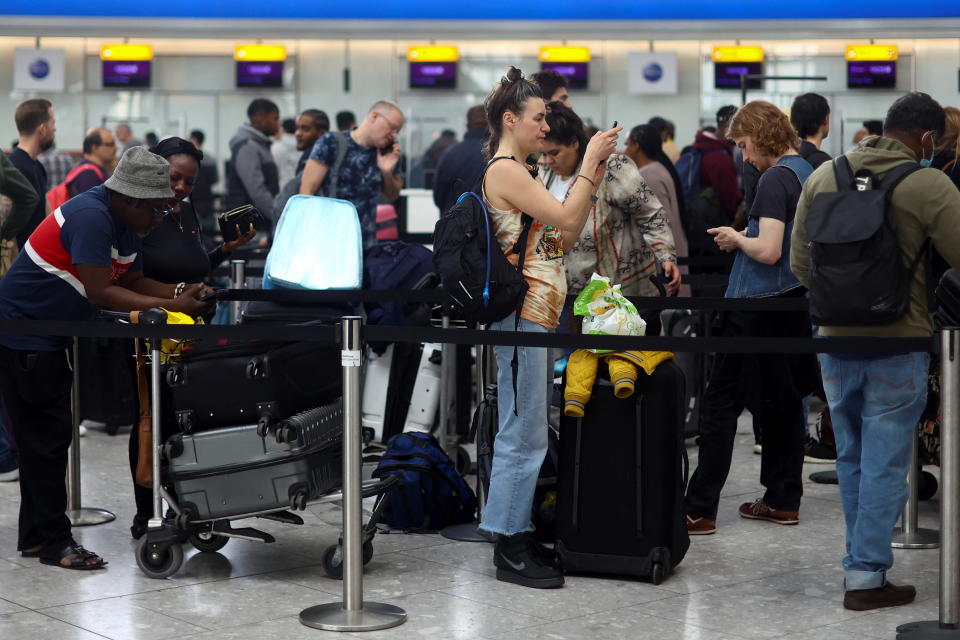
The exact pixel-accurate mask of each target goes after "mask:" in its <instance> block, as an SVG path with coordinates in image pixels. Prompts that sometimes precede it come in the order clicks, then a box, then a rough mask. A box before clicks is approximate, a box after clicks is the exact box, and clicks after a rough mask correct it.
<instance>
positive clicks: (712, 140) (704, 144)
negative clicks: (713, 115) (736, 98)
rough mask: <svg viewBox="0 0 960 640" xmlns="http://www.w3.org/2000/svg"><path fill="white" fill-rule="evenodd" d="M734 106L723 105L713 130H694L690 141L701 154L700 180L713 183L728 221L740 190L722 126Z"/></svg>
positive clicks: (725, 123) (737, 203)
mask: <svg viewBox="0 0 960 640" xmlns="http://www.w3.org/2000/svg"><path fill="white" fill-rule="evenodd" d="M736 111H737V109H736V107H729V106H728V107H723V108H722V109H720V111H718V112H717V131H716V133H711V132H709V131H706V130H701V131H697V137H696V140H695V141H694V143H693V146H694V148H695V149H697V150H698V151H699V152H700V153H701V154H702V155H703V160H702V161H701V162H700V184H701V186H703V187H713V190H714V192H715V193H716V194H717V199H718V200H719V201H720V208H721V209H723V212H724V213H725V214H726V215H727V218H728V219H729V220H730V221H731V222H732V221H733V219H734V217H735V216H736V214H737V207H738V206H740V202H741V201H742V200H743V192H742V191H741V190H740V186H739V185H738V181H737V166H736V164H735V163H734V161H733V145H732V144H731V143H730V142H728V141H727V139H726V128H727V125H728V124H729V122H730V119H731V118H733V114H734V113H736Z"/></svg>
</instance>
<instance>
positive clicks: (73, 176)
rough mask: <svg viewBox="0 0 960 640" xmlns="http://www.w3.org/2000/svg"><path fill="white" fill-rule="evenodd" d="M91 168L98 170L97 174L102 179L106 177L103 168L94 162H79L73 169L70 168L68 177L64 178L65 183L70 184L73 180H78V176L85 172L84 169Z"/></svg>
mask: <svg viewBox="0 0 960 640" xmlns="http://www.w3.org/2000/svg"><path fill="white" fill-rule="evenodd" d="M91 169H92V170H94V171H96V172H97V175H98V176H99V177H100V179H101V180H103V179H104V175H103V169H101V168H100V167H98V166H97V165H95V164H93V163H92V162H87V163H85V164H78V165H77V166H75V167H74V168H73V169H70V173H68V174H67V177H66V178H64V179H63V184H67V185H69V184H70V183H71V182H73V181H74V180H76V179H77V176H79V175H80V174H81V173H83V172H84V171H89V170H91Z"/></svg>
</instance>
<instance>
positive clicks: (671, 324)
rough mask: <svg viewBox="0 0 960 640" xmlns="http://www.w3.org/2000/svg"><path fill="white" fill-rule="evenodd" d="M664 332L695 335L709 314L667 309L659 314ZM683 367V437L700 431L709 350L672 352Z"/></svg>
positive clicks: (702, 333) (710, 361)
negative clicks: (684, 396) (684, 394)
mask: <svg viewBox="0 0 960 640" xmlns="http://www.w3.org/2000/svg"><path fill="white" fill-rule="evenodd" d="M661 317H662V319H663V329H664V333H665V334H666V335H667V336H669V337H671V338H696V337H697V336H705V335H707V326H706V325H707V322H709V318H710V314H709V312H706V311H694V310H691V309H668V310H667V311H664V312H663V313H662V314H661ZM674 358H675V359H676V363H677V365H678V366H679V367H680V370H681V371H683V377H684V381H685V388H686V398H685V399H684V405H683V407H684V409H683V437H684V438H694V437H696V436H698V435H700V410H701V407H700V404H701V402H702V401H703V392H704V390H705V389H706V386H707V375H709V373H710V367H711V366H712V364H713V357H712V354H709V353H699V352H694V351H683V352H677V353H675V354H674Z"/></svg>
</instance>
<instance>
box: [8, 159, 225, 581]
mask: <svg viewBox="0 0 960 640" xmlns="http://www.w3.org/2000/svg"><path fill="white" fill-rule="evenodd" d="M169 171H170V168H169V165H168V164H167V161H166V160H164V159H163V158H161V157H160V156H156V155H154V154H152V153H149V152H148V151H146V149H144V148H142V147H136V148H133V149H131V150H130V151H128V152H127V153H126V154H124V156H123V158H122V159H121V160H120V165H119V166H118V167H117V171H116V173H114V175H113V176H111V177H110V179H109V180H107V182H106V183H105V184H103V185H101V186H99V187H94V188H93V189H91V190H89V191H87V192H86V193H83V194H81V195H79V196H77V197H76V198H73V199H71V200H69V201H68V202H66V203H65V204H64V205H63V206H61V207H59V208H58V209H57V210H56V211H54V212H53V213H52V214H51V215H49V216H47V217H46V218H45V219H44V220H43V222H42V223H40V226H38V227H37V229H36V231H34V232H33V234H32V235H31V236H30V238H29V240H28V241H27V242H26V244H25V245H24V247H23V251H21V252H20V255H19V256H18V257H17V260H16V261H15V262H14V264H13V266H12V267H11V268H10V271H8V272H7V274H6V276H4V278H3V279H2V280H0V318H7V319H9V318H21V319H33V320H88V319H91V318H93V315H94V307H105V308H108V309H114V310H117V311H130V310H134V309H148V308H150V307H159V306H162V307H164V308H166V309H169V310H172V311H181V312H184V313H187V314H189V315H194V316H195V315H199V314H201V313H202V312H203V311H205V310H206V309H207V307H208V306H209V303H202V302H200V301H199V300H198V299H197V298H200V297H202V296H204V295H206V294H207V293H208V292H209V290H208V289H207V288H206V287H204V286H203V285H202V284H192V285H189V286H187V284H186V283H179V284H177V285H169V284H162V283H159V282H156V281H155V280H150V279H148V278H144V277H143V271H142V270H141V262H142V258H141V255H140V254H141V245H140V237H141V236H143V235H146V234H147V233H149V232H150V230H151V229H152V228H153V227H155V226H156V225H157V224H159V222H160V220H162V219H163V216H164V215H166V214H167V212H168V210H169V205H170V203H171V202H172V198H173V191H172V190H171V189H170V175H169ZM69 344H70V338H64V337H59V336H43V335H14V334H0V396H2V400H3V405H4V407H5V408H6V410H7V412H8V414H9V416H10V422H11V425H12V427H13V432H14V434H15V436H16V440H17V444H18V445H19V448H20V521H19V537H18V541H17V549H18V550H19V551H20V552H21V554H22V555H23V556H24V557H38V558H39V559H40V561H41V562H43V563H44V564H50V565H54V566H58V567H63V568H66V569H100V568H102V567H103V566H105V565H106V562H105V561H104V560H103V559H102V558H100V557H99V556H97V555H96V554H94V553H91V552H89V551H87V550H85V549H84V548H83V547H81V546H80V545H79V544H77V543H76V542H75V541H74V540H73V536H72V534H71V530H70V520H69V519H68V518H67V516H66V508H67V502H66V498H67V492H66V483H65V478H66V471H67V451H68V449H69V447H70V443H71V439H72V435H73V430H72V420H71V414H70V390H71V386H72V381H73V376H72V374H71V369H70V365H69V363H68V360H67V352H66V347H67V346H68V345H69Z"/></svg>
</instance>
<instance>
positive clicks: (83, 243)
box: [0, 186, 143, 351]
mask: <svg viewBox="0 0 960 640" xmlns="http://www.w3.org/2000/svg"><path fill="white" fill-rule="evenodd" d="M107 197H108V192H107V189H106V187H103V186H99V187H94V188H93V189H90V190H89V191H87V192H85V193H82V194H80V195H79V196H77V197H76V198H72V199H70V200H69V201H67V202H66V203H64V205H63V206H61V207H60V208H59V209H58V210H57V211H55V212H54V213H52V214H50V215H49V216H47V217H46V218H45V219H44V220H43V222H42V223H40V226H38V227H37V229H36V231H34V232H33V234H32V235H31V236H30V239H29V240H28V241H27V243H26V244H25V245H24V247H23V251H21V252H20V255H19V256H17V259H16V260H15V261H14V263H13V266H12V267H10V271H8V272H7V274H6V275H5V276H4V277H3V279H0V318H29V319H34V320H91V319H93V317H94V315H93V314H94V308H93V306H92V305H91V304H90V302H89V301H88V300H87V294H86V290H85V289H84V286H83V283H82V282H81V281H80V276H79V274H78V272H77V268H76V266H77V265H78V264H83V265H89V266H92V267H112V269H113V273H112V275H111V278H110V281H111V283H112V284H114V283H116V281H117V280H118V279H119V278H120V277H121V276H122V275H123V274H125V273H126V272H127V271H141V270H142V268H143V267H142V262H143V260H142V257H141V253H142V249H141V243H140V237H139V236H138V235H137V234H136V233H134V232H133V231H130V230H128V229H124V228H122V227H120V226H119V225H117V223H116V222H114V219H113V215H112V214H111V213H110V207H109V204H108V200H107ZM0 344H2V345H4V346H6V347H9V348H11V349H23V350H29V351H54V350H57V349H62V348H65V347H66V346H67V345H69V344H70V338H67V337H63V336H31V335H11V334H0Z"/></svg>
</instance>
